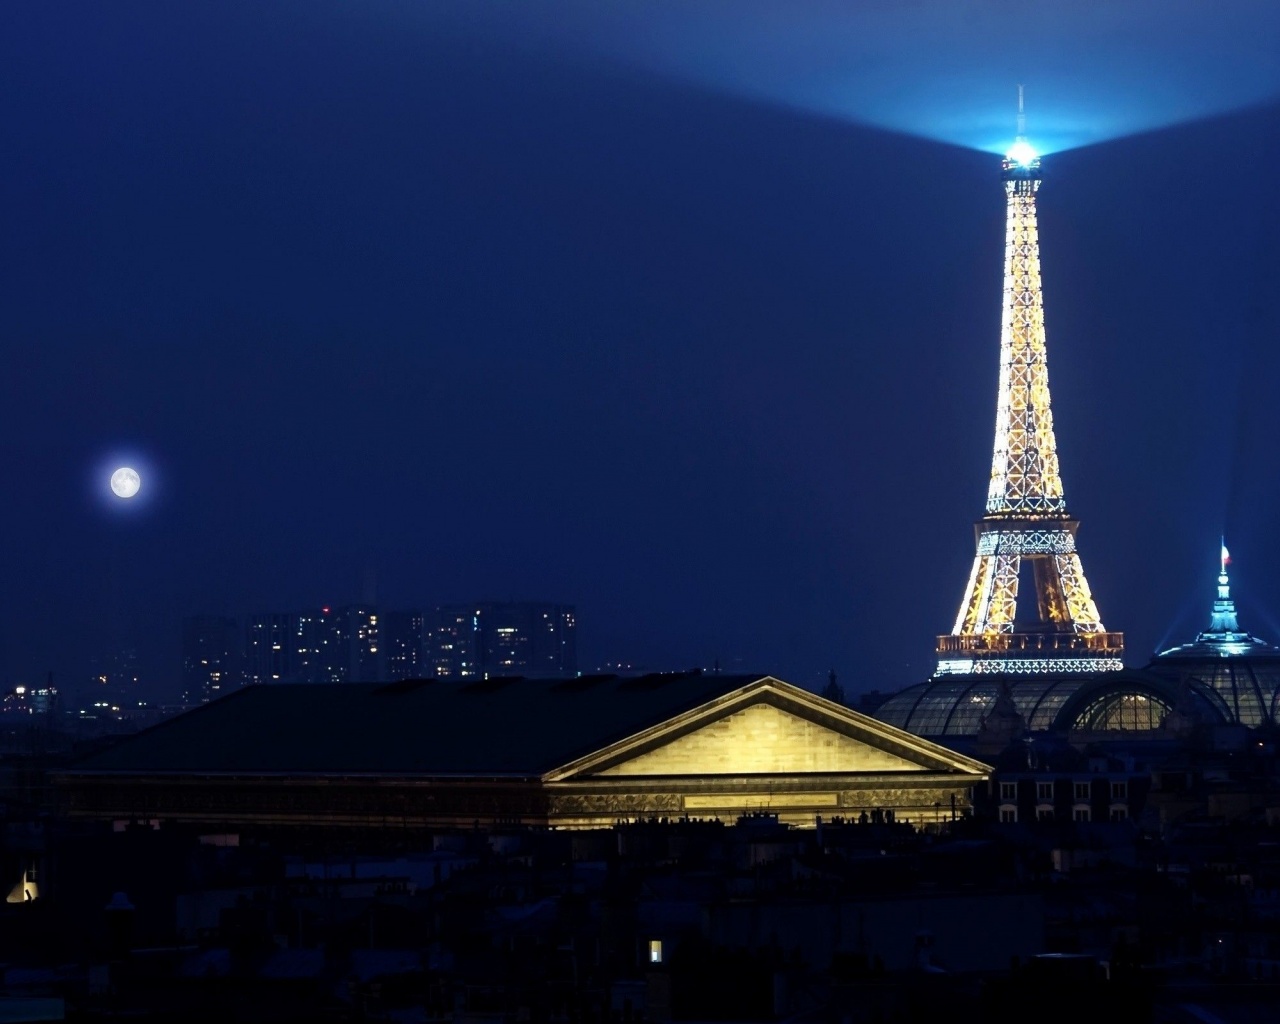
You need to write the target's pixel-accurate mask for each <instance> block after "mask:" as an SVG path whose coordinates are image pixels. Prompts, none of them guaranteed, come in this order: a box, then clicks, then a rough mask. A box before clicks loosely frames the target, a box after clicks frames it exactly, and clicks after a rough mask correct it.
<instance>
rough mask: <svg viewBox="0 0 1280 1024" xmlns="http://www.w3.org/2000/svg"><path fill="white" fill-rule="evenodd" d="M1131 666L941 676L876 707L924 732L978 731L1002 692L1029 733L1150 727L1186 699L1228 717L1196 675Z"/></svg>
mask: <svg viewBox="0 0 1280 1024" xmlns="http://www.w3.org/2000/svg"><path fill="white" fill-rule="evenodd" d="M1180 685H1181V681H1180V680H1173V679H1169V678H1166V677H1164V676H1159V675H1153V674H1151V673H1148V672H1141V671H1135V670H1132V669H1126V670H1124V671H1121V672H1098V673H1091V674H1087V675H1086V674H1080V675H1068V674H1063V675H1057V674H1055V675H1044V676H1002V675H990V674H986V675H967V676H959V675H956V676H942V677H939V678H936V679H931V680H929V681H928V682H926V683H919V684H918V685H916V686H910V687H908V688H907V689H905V690H903V691H901V692H900V693H897V694H895V695H894V696H892V697H890V698H889V699H888V700H887V701H885V703H884V704H882V705H881V706H880V707H879V708H878V709H877V710H876V713H875V717H876V718H878V719H880V721H882V722H886V723H888V724H889V725H896V726H897V727H898V728H900V729H906V730H907V731H908V732H913V733H915V734H916V735H918V736H929V737H947V736H976V735H978V732H979V731H980V730H981V728H982V722H983V720H984V719H985V718H986V717H987V715H988V713H989V712H990V711H991V710H992V709H993V708H994V707H995V704H996V700H997V699H998V698H999V697H1000V695H1001V692H1002V691H1003V692H1004V693H1006V694H1007V696H1008V697H1009V698H1010V699H1012V701H1013V704H1014V706H1015V707H1016V708H1017V711H1018V713H1019V714H1020V715H1022V717H1023V719H1024V720H1025V722H1026V727H1027V729H1028V730H1029V731H1030V732H1051V731H1052V732H1067V731H1071V730H1085V731H1089V732H1106V731H1116V730H1125V731H1148V730H1151V729H1155V728H1158V727H1159V725H1160V722H1161V721H1162V720H1163V719H1164V716H1165V715H1166V714H1167V713H1168V712H1169V711H1170V710H1172V709H1173V707H1174V706H1175V704H1178V703H1179V701H1180V699H1181V700H1183V701H1184V702H1189V703H1190V705H1191V707H1190V708H1189V709H1187V710H1190V711H1192V712H1193V713H1195V714H1196V715H1198V716H1199V717H1201V718H1202V719H1204V720H1205V721H1209V722H1226V721H1230V718H1231V716H1230V713H1229V709H1228V708H1227V707H1226V706H1225V705H1224V704H1223V701H1222V700H1221V699H1220V698H1219V697H1218V696H1217V695H1216V694H1215V693H1214V692H1213V691H1212V690H1210V689H1209V688H1208V687H1205V686H1201V685H1198V684H1196V683H1195V682H1194V681H1193V682H1191V683H1190V684H1189V685H1188V686H1187V694H1186V695H1185V696H1184V695H1183V694H1182V693H1180Z"/></svg>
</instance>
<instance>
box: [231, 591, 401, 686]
mask: <svg viewBox="0 0 1280 1024" xmlns="http://www.w3.org/2000/svg"><path fill="white" fill-rule="evenodd" d="M423 672H424V669H423V659H422V613H421V612H418V611H392V612H386V613H384V612H381V611H380V610H379V609H377V608H375V607H373V606H371V605H347V606H345V607H341V608H335V607H331V606H328V605H326V606H324V607H321V608H315V609H311V610H308V611H303V612H269V613H264V614H259V615H251V616H249V617H248V619H247V620H246V623H245V632H244V672H243V679H244V682H245V683H246V684H254V683H360V682H366V683H371V682H385V681H391V680H396V679H408V678H411V677H413V676H420V675H422V674H423Z"/></svg>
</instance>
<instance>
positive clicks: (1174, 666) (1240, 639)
mask: <svg viewBox="0 0 1280 1024" xmlns="http://www.w3.org/2000/svg"><path fill="white" fill-rule="evenodd" d="M1230 564H1231V556H1230V554H1229V553H1228V551H1227V546H1226V544H1225V543H1224V544H1223V545H1222V552H1221V561H1220V565H1219V570H1218V589H1217V595H1216V596H1215V597H1214V600H1213V608H1212V611H1211V613H1210V618H1209V628H1208V629H1206V630H1204V631H1203V632H1201V633H1198V634H1197V635H1196V638H1195V639H1194V640H1193V641H1192V642H1191V643H1189V644H1181V645H1179V646H1177V647H1170V648H1169V649H1168V650H1165V651H1161V652H1160V653H1159V654H1157V655H1156V656H1155V658H1153V659H1152V661H1151V663H1150V665H1148V666H1147V669H1148V671H1151V672H1154V673H1156V674H1158V675H1162V676H1165V677H1167V678H1174V679H1182V678H1186V679H1190V680H1193V681H1195V682H1198V683H1200V684H1203V685H1204V686H1207V687H1209V688H1210V689H1212V690H1213V691H1214V692H1215V693H1217V694H1218V696H1219V697H1220V698H1221V699H1222V701H1223V703H1224V704H1225V705H1226V707H1227V709H1228V710H1229V711H1230V714H1231V718H1232V720H1233V721H1235V722H1238V723H1239V724H1241V725H1248V726H1259V725H1263V724H1266V723H1280V648H1277V647H1275V646H1274V645H1272V644H1269V643H1267V642H1266V641H1265V640H1262V639H1259V638H1258V637H1256V636H1253V635H1252V634H1250V633H1248V632H1246V631H1244V630H1242V629H1241V628H1240V622H1239V619H1238V617H1237V615H1236V604H1235V601H1234V600H1232V598H1231V582H1230V579H1229V578H1228V576H1227V566H1228V565H1230Z"/></svg>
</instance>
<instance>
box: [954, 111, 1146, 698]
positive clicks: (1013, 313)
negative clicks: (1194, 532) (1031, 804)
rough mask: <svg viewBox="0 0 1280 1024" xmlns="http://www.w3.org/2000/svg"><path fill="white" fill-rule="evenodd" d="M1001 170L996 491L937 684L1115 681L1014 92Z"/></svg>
mask: <svg viewBox="0 0 1280 1024" xmlns="http://www.w3.org/2000/svg"><path fill="white" fill-rule="evenodd" d="M1003 166H1004V175H1003V177H1004V191H1005V197H1006V201H1007V212H1006V222H1005V255H1004V316H1003V323H1002V325H1001V330H1000V390H999V395H998V397H997V401H996V440H995V451H994V454H993V456H992V460H991V485H990V487H989V489H988V491H987V514H986V515H985V516H984V517H983V518H982V519H980V520H978V522H977V524H976V525H975V534H976V538H977V547H978V551H977V555H976V556H975V557H974V560H973V570H972V572H970V574H969V584H968V586H967V587H966V589H965V594H964V600H963V601H961V603H960V612H959V614H958V615H957V616H956V623H955V626H954V627H952V630H951V633H950V634H948V635H946V636H940V637H938V645H937V653H938V671H937V674H938V675H949V674H955V673H987V672H1000V673H1013V674H1020V675H1030V674H1037V675H1038V674H1044V673H1060V672H1098V671H1107V670H1112V669H1120V668H1123V664H1122V662H1121V656H1122V655H1123V653H1124V635H1123V634H1122V633H1108V632H1107V631H1106V629H1105V628H1104V627H1103V625H1102V621H1101V620H1100V619H1099V617H1098V608H1097V605H1095V604H1094V601H1093V596H1092V595H1091V594H1090V592H1089V584H1088V582H1087V581H1086V580H1085V578H1084V569H1083V568H1082V567H1081V565H1080V556H1079V555H1078V554H1077V553H1076V528H1077V526H1078V525H1079V524H1078V522H1077V521H1076V520H1075V519H1072V518H1071V516H1070V515H1069V514H1068V513H1067V504H1066V500H1065V499H1064V498H1063V495H1062V480H1061V478H1060V477H1059V476H1058V454H1057V449H1056V445H1055V443H1054V436H1053V414H1052V413H1051V412H1050V409H1049V373H1048V369H1047V366H1046V364H1045V341H1044V301H1043V296H1042V295H1041V290H1040V239H1039V232H1038V229H1037V227H1036V192H1037V190H1038V189H1039V188H1040V159H1039V157H1038V156H1036V153H1035V150H1033V149H1032V148H1031V146H1030V145H1028V144H1027V140H1026V137H1025V124H1024V119H1023V114H1022V95H1021V89H1019V95H1018V137H1017V141H1016V142H1015V143H1014V144H1013V146H1012V147H1011V148H1010V150H1009V153H1008V155H1007V156H1006V157H1005V159H1004V165H1003ZM1020 576H1021V577H1022V578H1023V580H1024V584H1025V585H1027V586H1033V587H1034V588H1035V593H1034V611H1035V615H1034V616H1031V615H1030V614H1026V615H1024V616H1019V615H1018V614H1017V612H1018V582H1019V577H1020ZM1031 596H1033V595H1024V598H1025V597H1031ZM1029 604H1030V602H1026V601H1024V607H1025V606H1026V605H1029ZM1026 610H1027V612H1028V613H1029V612H1030V608H1027V609H1026Z"/></svg>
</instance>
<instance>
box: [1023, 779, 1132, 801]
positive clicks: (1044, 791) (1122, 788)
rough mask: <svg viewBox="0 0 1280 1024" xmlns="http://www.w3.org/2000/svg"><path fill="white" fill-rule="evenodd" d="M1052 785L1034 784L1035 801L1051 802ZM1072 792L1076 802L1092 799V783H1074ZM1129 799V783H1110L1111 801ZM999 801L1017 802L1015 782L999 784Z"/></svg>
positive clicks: (1044, 783)
mask: <svg viewBox="0 0 1280 1024" xmlns="http://www.w3.org/2000/svg"><path fill="white" fill-rule="evenodd" d="M1053 789H1054V784H1053V783H1052V782H1037V783H1036V799H1037V800H1052V799H1053ZM1072 790H1073V793H1074V796H1075V799H1077V800H1091V799H1093V783H1092V782H1075V783H1073V785H1072ZM1128 798H1129V783H1128V782H1125V781H1123V780H1113V781H1112V783H1111V799H1112V800H1127V799H1128ZM1000 799H1001V800H1017V799H1018V784H1017V783H1016V782H1002V783H1000Z"/></svg>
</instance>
